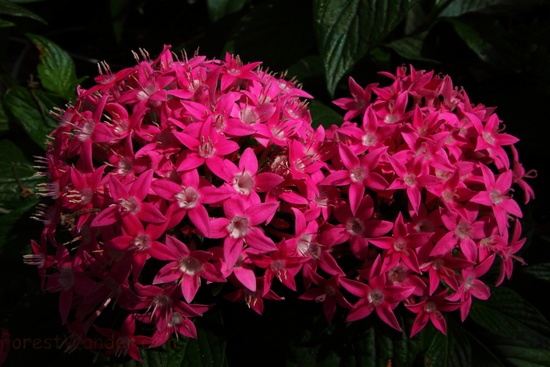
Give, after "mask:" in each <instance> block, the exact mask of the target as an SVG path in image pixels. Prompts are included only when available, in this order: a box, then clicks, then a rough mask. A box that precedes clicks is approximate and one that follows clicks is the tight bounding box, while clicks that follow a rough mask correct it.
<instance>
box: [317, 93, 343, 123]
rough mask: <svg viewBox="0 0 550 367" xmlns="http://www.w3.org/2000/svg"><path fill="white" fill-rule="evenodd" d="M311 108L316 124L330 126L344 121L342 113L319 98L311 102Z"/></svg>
mask: <svg viewBox="0 0 550 367" xmlns="http://www.w3.org/2000/svg"><path fill="white" fill-rule="evenodd" d="M309 110H310V112H311V117H312V119H313V125H314V126H319V125H323V127H325V128H328V127H330V126H332V125H340V124H341V123H342V115H340V114H339V113H338V112H336V111H335V110H334V109H333V108H331V107H330V106H327V105H325V104H324V103H322V102H319V101H317V100H313V101H311V102H309Z"/></svg>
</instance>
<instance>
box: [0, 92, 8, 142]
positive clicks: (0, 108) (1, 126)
mask: <svg viewBox="0 0 550 367" xmlns="http://www.w3.org/2000/svg"><path fill="white" fill-rule="evenodd" d="M9 129H10V125H9V121H8V116H6V110H5V109H4V101H3V100H2V99H1V98H0V134H2V133H4V132H6V131H8V130H9Z"/></svg>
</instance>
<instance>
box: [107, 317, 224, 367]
mask: <svg viewBox="0 0 550 367" xmlns="http://www.w3.org/2000/svg"><path fill="white" fill-rule="evenodd" d="M219 317H220V316H219V314H218V313H216V312H215V311H211V312H210V313H209V314H207V315H204V316H203V318H202V319H201V320H199V321H197V323H196V327H197V334H198V337H197V339H190V338H186V337H180V338H179V339H177V340H176V339H174V338H172V339H170V340H168V341H167V342H166V343H165V344H164V345H163V346H162V347H159V348H154V349H148V348H141V349H140V352H141V358H142V362H137V361H134V360H129V361H127V362H123V363H116V362H115V363H109V364H108V366H111V367H191V366H192V367H227V360H226V357H225V341H224V340H223V339H222V338H221V336H220V333H219V332H218V330H217V329H218V327H219V326H218V325H215V324H214V323H215V322H221V319H220V320H216V318H219ZM205 320H208V321H205ZM213 320H214V321H213ZM104 365H106V364H105V363H101V364H99V366H104Z"/></svg>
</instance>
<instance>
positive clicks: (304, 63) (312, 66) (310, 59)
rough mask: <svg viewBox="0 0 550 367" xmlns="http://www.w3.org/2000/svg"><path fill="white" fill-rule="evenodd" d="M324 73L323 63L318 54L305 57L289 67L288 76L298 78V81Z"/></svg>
mask: <svg viewBox="0 0 550 367" xmlns="http://www.w3.org/2000/svg"><path fill="white" fill-rule="evenodd" d="M322 75H323V63H322V61H321V58H320V57H319V56H318V55H310V56H307V57H304V58H303V59H301V60H300V61H298V62H297V63H295V64H294V65H291V66H290V67H289V68H288V69H287V73H286V76H287V77H288V78H290V79H293V78H295V79H297V81H298V83H300V82H301V81H303V80H305V79H307V78H314V77H318V76H322Z"/></svg>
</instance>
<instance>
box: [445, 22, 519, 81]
mask: <svg viewBox="0 0 550 367" xmlns="http://www.w3.org/2000/svg"><path fill="white" fill-rule="evenodd" d="M446 22H448V23H450V24H451V25H452V26H453V28H454V30H455V31H456V33H457V34H458V36H459V37H460V38H462V40H463V41H464V42H465V43H466V45H467V46H468V47H469V48H470V49H471V50H472V51H473V52H474V53H475V54H476V55H477V56H478V57H479V58H480V59H481V60H482V61H483V62H486V63H488V64H490V65H492V66H493V67H497V68H499V69H503V70H509V71H512V72H515V71H516V70H517V69H518V68H520V67H521V65H520V63H519V61H518V59H519V57H520V56H521V55H520V51H519V50H518V49H517V47H514V46H513V45H512V44H510V42H509V41H508V40H507V39H506V35H507V33H506V32H505V31H504V30H503V29H502V27H501V26H499V25H497V24H495V23H491V19H490V18H487V17H483V16H480V17H476V18H473V19H471V20H470V21H469V22H467V21H466V20H464V21H462V20H458V19H454V18H448V19H446Z"/></svg>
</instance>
